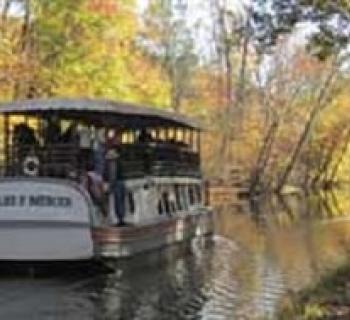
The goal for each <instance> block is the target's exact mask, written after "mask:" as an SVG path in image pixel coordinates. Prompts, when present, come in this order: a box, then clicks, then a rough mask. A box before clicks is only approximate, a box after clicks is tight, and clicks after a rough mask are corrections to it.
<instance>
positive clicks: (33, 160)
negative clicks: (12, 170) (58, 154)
mask: <svg viewBox="0 0 350 320" xmlns="http://www.w3.org/2000/svg"><path fill="white" fill-rule="evenodd" d="M22 169H23V173H24V174H25V175H26V176H32V177H33V176H37V175H39V169H40V160H39V158H38V157H37V156H34V155H33V156H27V157H25V158H24V160H23V163H22Z"/></svg>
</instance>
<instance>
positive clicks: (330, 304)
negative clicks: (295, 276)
mask: <svg viewBox="0 0 350 320" xmlns="http://www.w3.org/2000/svg"><path fill="white" fill-rule="evenodd" d="M277 319H279V320H287V319H288V320H290V319H294V320H299V319H300V320H319V319H320V320H321V319H322V320H328V319H339V320H340V319H344V320H345V319H350V259H348V261H347V262H346V263H345V264H343V265H342V266H340V267H339V268H337V269H336V270H334V271H333V272H331V273H329V274H327V275H325V276H322V277H321V279H320V281H319V282H317V283H316V284H315V285H314V286H312V287H310V288H307V289H305V290H302V291H301V292H299V293H296V294H295V295H294V294H291V296H290V297H289V298H287V299H286V300H285V301H283V302H282V304H281V307H280V310H279V312H278V315H277Z"/></svg>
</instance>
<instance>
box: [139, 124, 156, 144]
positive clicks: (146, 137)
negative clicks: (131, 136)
mask: <svg viewBox="0 0 350 320" xmlns="http://www.w3.org/2000/svg"><path fill="white" fill-rule="evenodd" d="M137 140H138V142H140V143H147V142H151V141H153V138H152V135H151V134H150V133H149V132H148V130H147V129H145V128H143V129H141V131H140V134H139V136H138V139H137Z"/></svg>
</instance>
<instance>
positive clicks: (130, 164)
mask: <svg viewBox="0 0 350 320" xmlns="http://www.w3.org/2000/svg"><path fill="white" fill-rule="evenodd" d="M85 151H86V150H85ZM93 152H94V151H93V150H88V151H87V152H86V153H82V150H80V149H79V147H78V146H77V145H76V144H69V143H57V144H52V145H46V146H41V145H23V144H22V145H11V146H10V147H9V149H8V150H7V152H5V153H4V154H5V155H6V157H5V159H4V166H3V167H4V169H3V170H2V173H3V174H2V175H6V176H21V175H38V176H49V177H64V178H78V176H79V174H80V173H81V172H82V171H84V170H86V165H87V162H88V161H89V160H88V159H93ZM117 152H118V153H119V157H118V160H117V161H118V166H119V168H118V170H119V172H120V175H121V177H122V178H124V179H128V178H136V177H143V176H145V175H154V176H191V177H194V176H195V177H198V176H199V175H200V164H199V155H198V154H197V153H195V152H193V151H192V150H190V149H189V148H187V147H186V146H176V145H175V146H174V145H171V144H165V143H162V144H160V143H135V144H123V145H120V146H118V147H117Z"/></svg>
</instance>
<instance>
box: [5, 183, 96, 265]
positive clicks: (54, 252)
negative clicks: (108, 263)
mask: <svg viewBox="0 0 350 320" xmlns="http://www.w3.org/2000/svg"><path fill="white" fill-rule="evenodd" d="M92 257H93V243H92V239H91V218H90V205H89V199H88V197H86V195H85V194H84V192H83V191H82V190H80V189H79V188H78V187H77V186H76V185H74V184H70V183H66V182H61V181H59V180H50V179H8V180H1V181H0V260H2V261H60V260H67V261H68V260H83V259H90V258H92Z"/></svg>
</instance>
